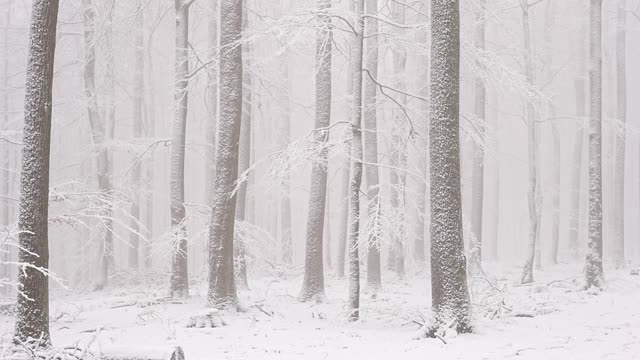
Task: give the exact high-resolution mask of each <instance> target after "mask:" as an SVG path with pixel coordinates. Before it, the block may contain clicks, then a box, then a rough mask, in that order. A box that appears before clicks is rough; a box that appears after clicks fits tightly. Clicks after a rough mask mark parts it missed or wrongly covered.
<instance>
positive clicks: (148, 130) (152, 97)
mask: <svg viewBox="0 0 640 360" xmlns="http://www.w3.org/2000/svg"><path fill="white" fill-rule="evenodd" d="M149 23H150V22H146V25H147V26H146V27H145V28H146V29H147V30H146V33H145V36H149V35H150V33H151V32H153V27H151V26H149ZM143 25H144V24H143ZM148 46H149V47H150V46H151V44H148ZM152 64H153V63H152V62H151V59H149V66H146V67H145V72H146V74H147V77H146V79H145V80H146V86H147V88H148V89H150V90H149V91H145V94H146V95H148V98H147V101H146V102H145V128H144V134H145V137H146V138H148V139H153V138H154V137H155V134H156V121H157V119H156V94H155V87H154V71H153V66H152ZM148 157H149V158H148V160H147V163H146V166H145V181H146V184H147V189H146V191H145V203H146V205H145V207H146V214H145V226H146V227H147V231H148V232H147V242H146V243H145V245H144V267H145V268H146V269H150V268H151V267H152V266H153V255H152V250H153V224H154V214H155V211H156V208H155V206H154V201H155V194H156V191H155V171H154V166H155V161H154V160H155V156H154V153H153V152H151V153H150V154H149V155H148Z"/></svg>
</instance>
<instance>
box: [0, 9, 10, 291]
mask: <svg viewBox="0 0 640 360" xmlns="http://www.w3.org/2000/svg"><path fill="white" fill-rule="evenodd" d="M6 6H7V9H6V11H4V14H5V16H4V19H3V22H2V25H3V26H4V31H2V43H1V44H2V45H1V46H2V63H1V64H0V72H1V73H0V89H4V90H3V91H2V93H1V94H0V124H2V125H1V126H0V132H2V131H8V130H10V127H9V90H8V89H9V27H10V25H11V2H9V3H8V4H6ZM10 158H11V150H10V149H9V146H6V145H3V146H2V150H1V151H0V159H1V160H0V195H3V196H7V197H9V196H10V194H9V191H10V189H9V184H10V181H11V179H10V172H9V166H10V164H9V159H10ZM10 211H11V210H10V208H9V201H8V200H6V199H0V226H8V225H9V223H10ZM10 251H11V248H10V247H9V246H8V245H7V244H3V245H2V246H1V247H0V252H1V254H0V266H1V268H0V271H1V272H0V279H3V280H9V279H10V278H11V269H10V267H9V264H8V262H9V261H10V254H11V253H10ZM0 291H1V292H0V295H3V296H7V295H8V293H9V287H8V286H2V287H1V288H0Z"/></svg>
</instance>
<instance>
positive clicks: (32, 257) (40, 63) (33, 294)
mask: <svg viewBox="0 0 640 360" xmlns="http://www.w3.org/2000/svg"><path fill="white" fill-rule="evenodd" d="M57 20H58V1H57V0H35V1H33V5H32V15H31V28H30V31H29V55H28V59H27V71H26V77H27V81H26V86H25V99H26V101H25V108H24V131H23V147H22V173H21V180H20V218H19V223H18V225H19V230H20V235H19V242H20V250H19V260H18V261H19V263H20V264H22V265H21V271H20V272H19V275H18V286H19V289H20V292H21V294H20V295H18V300H17V301H18V304H17V308H16V325H15V334H14V342H16V343H25V342H31V343H34V344H35V345H39V346H40V345H48V344H49V343H50V342H51V337H50V336H49V279H48V277H47V274H46V272H47V271H48V268H49V245H48V235H47V231H48V220H49V219H48V206H49V154H50V145H51V104H52V99H51V89H52V85H53V61H54V54H55V48H56V24H57Z"/></svg>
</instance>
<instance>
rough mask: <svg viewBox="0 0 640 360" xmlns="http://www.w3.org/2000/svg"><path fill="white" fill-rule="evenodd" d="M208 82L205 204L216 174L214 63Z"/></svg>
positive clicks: (212, 43) (213, 24) (213, 30)
mask: <svg viewBox="0 0 640 360" xmlns="http://www.w3.org/2000/svg"><path fill="white" fill-rule="evenodd" d="M217 4H218V1H210V7H211V15H210V16H209V34H208V36H207V41H208V44H209V49H210V51H211V56H213V55H214V54H215V51H217V48H218V5H217ZM208 73H209V84H208V86H207V110H208V112H207V113H208V115H209V119H210V121H208V122H207V127H206V132H207V134H206V142H207V151H206V159H205V163H206V165H205V166H206V167H205V169H206V171H205V193H206V194H205V199H206V201H207V204H211V203H212V201H213V194H214V192H213V185H214V181H215V176H216V163H215V157H216V124H217V122H218V121H217V119H218V67H217V66H216V65H215V64H211V65H209V68H208Z"/></svg>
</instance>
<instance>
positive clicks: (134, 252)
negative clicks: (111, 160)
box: [129, 0, 144, 269]
mask: <svg viewBox="0 0 640 360" xmlns="http://www.w3.org/2000/svg"><path fill="white" fill-rule="evenodd" d="M136 10H137V11H136V14H135V20H134V26H133V46H134V65H133V67H134V69H133V94H132V96H133V137H134V139H139V138H141V137H142V128H143V125H144V124H143V121H144V119H143V117H142V114H143V110H144V40H143V36H144V35H143V30H144V18H143V16H144V11H143V6H142V1H140V0H139V1H138V6H137V9H136ZM141 176H142V164H141V163H140V161H136V162H135V163H134V164H133V169H132V171H131V189H132V195H133V202H132V204H131V217H132V219H131V220H132V221H131V223H130V224H129V226H130V227H131V230H133V231H130V232H129V245H130V247H129V267H131V268H134V269H136V268H137V267H138V259H139V247H140V236H139V235H138V234H139V231H140V229H139V225H138V224H140V201H141V193H142V187H141V185H142V179H141Z"/></svg>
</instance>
